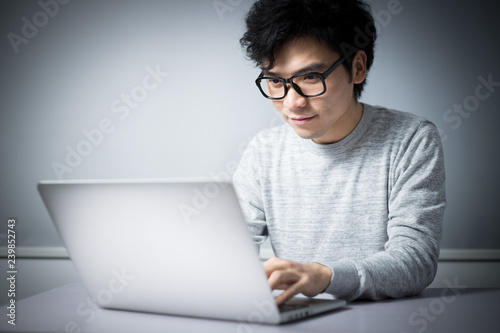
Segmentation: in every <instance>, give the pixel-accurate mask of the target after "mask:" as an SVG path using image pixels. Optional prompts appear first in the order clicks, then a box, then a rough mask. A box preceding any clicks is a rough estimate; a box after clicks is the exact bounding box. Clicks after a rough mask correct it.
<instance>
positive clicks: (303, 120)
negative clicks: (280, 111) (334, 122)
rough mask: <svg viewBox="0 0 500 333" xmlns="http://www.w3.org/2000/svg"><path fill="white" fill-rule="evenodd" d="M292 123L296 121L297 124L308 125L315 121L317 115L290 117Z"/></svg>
mask: <svg viewBox="0 0 500 333" xmlns="http://www.w3.org/2000/svg"><path fill="white" fill-rule="evenodd" d="M289 118H290V120H291V121H292V123H294V124H295V125H297V126H306V125H308V124H309V123H310V122H311V121H313V119H314V118H316V116H315V115H314V116H312V117H289Z"/></svg>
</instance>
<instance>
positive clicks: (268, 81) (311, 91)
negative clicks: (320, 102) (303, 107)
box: [255, 57, 345, 100]
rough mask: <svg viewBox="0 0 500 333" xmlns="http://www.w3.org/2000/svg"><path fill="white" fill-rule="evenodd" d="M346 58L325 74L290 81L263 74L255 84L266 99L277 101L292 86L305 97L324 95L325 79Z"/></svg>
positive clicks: (292, 78) (314, 73)
mask: <svg viewBox="0 0 500 333" xmlns="http://www.w3.org/2000/svg"><path fill="white" fill-rule="evenodd" d="M344 60H345V58H344V57H342V58H340V59H339V60H337V62H335V63H334V64H333V65H332V67H330V68H328V69H327V70H326V71H324V72H323V73H317V72H311V73H305V74H299V75H294V76H292V77H290V78H288V79H283V78H281V77H274V76H264V73H261V74H260V75H259V77H258V78H257V80H255V84H257V87H259V90H260V92H261V93H262V95H263V96H264V97H266V98H269V99H272V100H277V99H282V98H285V96H286V94H287V92H288V87H287V84H290V85H291V86H292V88H293V89H294V90H295V91H296V92H297V93H298V94H299V95H301V96H303V97H316V96H320V95H323V94H324V93H325V92H326V84H325V79H326V77H327V76H328V75H330V73H332V72H333V71H334V70H335V69H337V67H339V66H340V65H341V64H342V63H343V62H344Z"/></svg>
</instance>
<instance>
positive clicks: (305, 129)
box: [265, 38, 364, 144]
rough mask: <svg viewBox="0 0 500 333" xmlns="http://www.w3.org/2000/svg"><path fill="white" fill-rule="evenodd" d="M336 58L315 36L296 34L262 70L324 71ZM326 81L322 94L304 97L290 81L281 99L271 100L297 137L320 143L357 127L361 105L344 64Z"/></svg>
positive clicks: (281, 73) (339, 137)
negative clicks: (271, 63)
mask: <svg viewBox="0 0 500 333" xmlns="http://www.w3.org/2000/svg"><path fill="white" fill-rule="evenodd" d="M339 58H340V55H339V54H338V53H336V52H334V51H332V50H331V49H330V48H328V47H327V46H326V45H325V44H322V43H320V42H318V40H317V39H314V38H299V39H298V40H296V41H291V42H289V43H286V44H285V45H284V46H283V47H282V48H281V49H280V50H279V52H277V54H276V56H275V62H274V66H273V67H272V68H270V69H269V70H268V71H266V72H265V74H266V75H272V76H278V77H282V78H289V77H291V76H293V75H297V74H304V73H307V72H320V73H323V72H324V71H325V70H327V69H328V68H329V67H330V66H332V65H333V64H334V63H335V62H336V61H337V60H339ZM363 79H364V77H363ZM358 81H359V79H358ZM325 83H326V92H325V93H324V94H323V95H320V96H317V97H303V96H301V95H299V94H298V93H297V92H296V91H295V90H294V89H293V88H292V87H291V86H290V85H289V86H288V92H287V95H286V96H285V98H284V99H281V100H273V101H272V102H273V104H274V106H275V107H276V109H277V110H278V111H279V112H280V114H281V116H282V117H283V119H285V121H286V122H287V123H288V124H290V125H291V126H292V127H293V129H294V130H295V132H297V134H298V135H299V136H300V137H302V138H304V139H312V140H313V141H314V142H316V143H319V144H327V143H333V142H337V141H340V140H342V139H343V138H344V137H345V136H347V135H348V134H349V133H350V132H351V131H352V130H353V129H354V128H355V127H356V125H357V123H358V122H359V120H360V119H361V114H362V106H361V104H359V103H358V102H357V101H356V100H355V98H354V90H353V89H354V82H353V80H351V78H350V75H349V73H348V71H347V70H346V69H345V67H344V66H340V67H338V68H337V69H335V71H333V72H332V73H331V74H330V75H329V76H328V77H327V78H326V79H325Z"/></svg>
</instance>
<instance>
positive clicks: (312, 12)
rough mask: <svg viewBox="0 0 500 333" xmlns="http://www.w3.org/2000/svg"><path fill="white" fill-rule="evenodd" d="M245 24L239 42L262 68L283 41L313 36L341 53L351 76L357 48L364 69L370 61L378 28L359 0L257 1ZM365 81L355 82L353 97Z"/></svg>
mask: <svg viewBox="0 0 500 333" xmlns="http://www.w3.org/2000/svg"><path fill="white" fill-rule="evenodd" d="M246 27H247V30H246V32H245V34H244V35H243V37H242V38H241V39H240V44H241V46H242V47H243V48H244V49H245V51H246V55H247V57H248V58H249V59H251V60H253V61H254V62H255V63H256V65H257V66H260V67H261V68H263V69H269V68H272V67H273V64H274V60H275V54H276V52H277V50H279V48H280V47H281V46H283V44H284V43H286V42H288V41H290V40H293V39H297V38H300V37H304V36H312V37H315V38H317V39H318V40H319V41H320V42H324V43H326V44H327V45H328V46H329V47H331V48H332V50H334V51H336V52H338V53H339V54H342V55H343V56H344V57H345V58H346V60H347V61H346V62H344V64H343V66H345V68H346V69H347V71H348V72H349V73H350V75H351V78H352V71H351V67H352V66H351V63H352V60H353V58H354V55H355V54H356V52H357V51H358V50H363V51H365V53H366V56H367V64H366V65H367V69H370V67H371V65H372V63H373V57H374V47H375V40H376V38H377V31H376V30H377V29H376V27H375V23H374V20H373V17H372V14H371V9H370V7H369V5H368V4H366V3H364V2H363V1H361V0H258V1H256V2H255V3H254V4H253V5H252V7H251V9H250V11H249V12H248V14H247V17H246ZM264 62H265V64H266V66H265V67H264V66H263V64H264ZM365 83H366V81H363V82H362V83H360V84H355V85H354V95H355V98H356V99H359V97H360V96H361V93H362V91H363V88H364V86H365Z"/></svg>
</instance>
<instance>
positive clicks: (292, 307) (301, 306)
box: [278, 304, 309, 312]
mask: <svg viewBox="0 0 500 333" xmlns="http://www.w3.org/2000/svg"><path fill="white" fill-rule="evenodd" d="M307 307H309V304H281V305H279V306H278V309H279V310H280V312H284V311H291V310H298V309H304V308H307Z"/></svg>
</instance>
